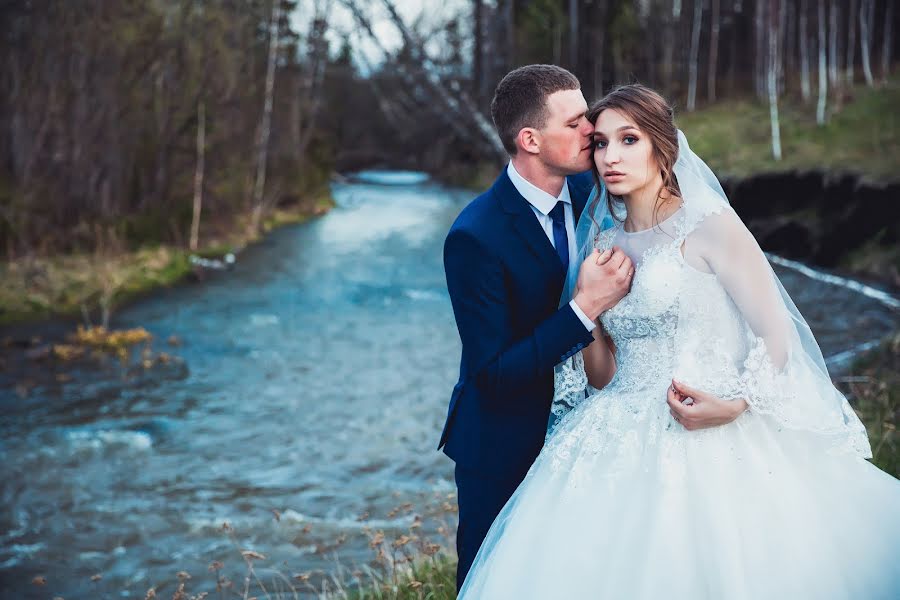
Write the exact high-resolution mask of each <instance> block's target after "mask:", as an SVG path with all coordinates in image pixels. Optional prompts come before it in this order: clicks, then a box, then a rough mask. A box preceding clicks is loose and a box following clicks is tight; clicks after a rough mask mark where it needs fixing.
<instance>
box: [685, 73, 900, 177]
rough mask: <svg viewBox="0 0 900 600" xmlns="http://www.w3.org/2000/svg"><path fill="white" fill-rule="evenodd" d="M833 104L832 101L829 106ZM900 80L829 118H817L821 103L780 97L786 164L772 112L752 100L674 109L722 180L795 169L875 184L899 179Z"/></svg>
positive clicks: (856, 93)
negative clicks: (777, 153) (776, 144)
mask: <svg viewBox="0 0 900 600" xmlns="http://www.w3.org/2000/svg"><path fill="white" fill-rule="evenodd" d="M831 102H832V100H831V99H830V98H829V103H831ZM898 106H900V77H894V78H892V79H890V80H889V81H888V83H887V84H886V85H883V86H881V87H878V88H874V89H872V88H868V87H866V86H863V85H860V86H856V87H854V88H853V89H852V90H850V91H849V94H848V95H847V98H846V100H845V102H844V103H843V106H841V107H840V108H838V109H836V110H835V108H834V106H833V105H829V111H834V112H831V113H830V114H829V115H828V120H827V122H826V124H825V125H823V126H819V125H817V124H816V121H815V103H814V102H810V103H809V104H804V103H802V102H800V101H799V100H791V101H789V100H786V99H782V101H781V103H780V105H779V115H780V122H781V146H782V159H781V160H780V161H776V160H775V159H774V158H773V157H772V142H771V135H772V132H771V127H770V122H769V107H768V105H767V104H766V103H764V102H759V101H754V100H726V101H722V102H719V103H716V104H714V105H712V106H709V107H706V108H702V109H700V110H698V111H696V112H693V113H688V112H686V111H684V110H679V107H676V117H675V120H676V123H677V124H678V126H679V127H680V128H681V129H682V130H683V131H684V132H685V135H686V136H687V138H688V141H689V142H690V144H691V148H692V149H693V150H694V152H696V153H697V155H698V156H700V157H702V158H703V159H704V160H705V161H706V162H707V163H709V166H710V167H711V168H712V169H713V170H714V171H715V172H716V174H718V175H719V176H720V177H729V176H731V177H734V176H736V177H747V176H750V175H754V174H757V173H765V172H775V171H791V170H811V169H819V170H827V171H838V172H848V173H858V174H861V175H863V176H864V177H865V178H866V179H869V180H874V181H886V180H891V181H892V180H896V179H897V178H898V176H900V173H898V158H897V157H898V155H900V111H898V109H897V107H898Z"/></svg>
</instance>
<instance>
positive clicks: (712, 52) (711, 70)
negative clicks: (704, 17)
mask: <svg viewBox="0 0 900 600" xmlns="http://www.w3.org/2000/svg"><path fill="white" fill-rule="evenodd" d="M720 1H721V0H712V22H711V29H710V36H709V65H708V67H707V76H706V94H707V99H708V100H709V102H710V104H711V103H713V102H715V101H716V75H717V71H718V67H719V21H720V17H719V8H720V6H719V5H720Z"/></svg>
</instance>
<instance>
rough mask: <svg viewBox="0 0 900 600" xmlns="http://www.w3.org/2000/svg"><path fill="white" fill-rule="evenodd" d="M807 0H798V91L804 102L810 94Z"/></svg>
mask: <svg viewBox="0 0 900 600" xmlns="http://www.w3.org/2000/svg"><path fill="white" fill-rule="evenodd" d="M808 3H809V0H800V24H799V26H800V31H799V33H798V36H799V37H800V93H801V95H802V96H803V100H804V102H808V101H809V99H810V97H811V96H812V89H811V86H810V83H809V36H808V35H807V31H808V29H809V23H808V20H809V18H808V14H809V4H808Z"/></svg>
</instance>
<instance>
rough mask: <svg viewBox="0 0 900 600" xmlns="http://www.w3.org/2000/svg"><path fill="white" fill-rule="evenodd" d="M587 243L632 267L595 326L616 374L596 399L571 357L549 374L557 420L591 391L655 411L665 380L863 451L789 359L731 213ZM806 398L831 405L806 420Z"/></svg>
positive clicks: (759, 267)
mask: <svg viewBox="0 0 900 600" xmlns="http://www.w3.org/2000/svg"><path fill="white" fill-rule="evenodd" d="M594 245H595V247H597V248H599V249H601V250H605V249H608V248H611V247H613V246H617V247H619V248H621V249H622V250H623V251H624V252H625V253H626V254H627V255H628V256H629V257H630V258H631V259H632V261H633V262H634V264H635V275H634V278H633V280H632V286H631V290H630V292H629V293H628V294H627V295H626V296H625V297H624V298H623V299H622V300H621V301H619V303H618V304H617V305H616V306H614V307H613V308H611V309H609V310H608V311H606V312H605V313H604V314H603V315H601V318H600V322H601V325H602V327H603V329H604V331H605V332H606V333H607V334H608V335H609V337H610V338H611V340H612V342H613V344H614V347H615V359H616V372H615V375H614V376H613V379H612V381H610V383H609V384H607V385H606V386H605V387H604V388H603V390H602V391H600V392H598V390H595V389H594V388H592V387H590V386H589V385H588V383H587V377H586V375H585V373H584V367H583V359H582V358H581V357H580V355H576V356H575V357H573V359H570V361H569V364H567V365H563V368H561V369H557V373H556V386H555V387H556V391H555V395H554V402H553V408H552V411H553V413H554V415H555V417H556V419H555V420H556V421H558V419H559V418H561V417H562V416H563V415H565V414H566V413H567V412H568V411H569V410H571V409H572V408H573V407H575V406H577V405H578V404H580V403H581V402H582V401H583V400H584V399H585V398H586V397H590V396H592V395H597V394H598V393H601V394H603V395H610V397H613V396H616V395H620V394H621V393H625V394H629V395H631V396H633V394H634V392H641V391H646V392H647V393H646V397H647V402H664V399H665V389H666V387H667V386H668V385H669V383H670V382H671V380H672V379H673V378H675V379H677V380H679V381H681V382H683V383H685V384H687V385H689V386H691V387H694V388H696V389H701V390H705V391H708V392H711V393H713V394H715V395H717V396H719V397H721V398H726V399H734V398H744V399H745V400H747V403H748V405H749V406H750V411H751V412H756V413H764V414H769V415H771V416H774V417H775V418H776V419H778V420H779V421H781V422H782V423H784V424H787V425H790V426H798V427H802V428H808V429H811V430H814V431H817V432H821V433H826V434H829V435H831V434H834V436H835V438H836V439H838V438H839V441H837V442H836V444H837V445H844V446H846V448H845V449H849V450H851V451H854V452H857V453H859V454H862V455H866V454H867V453H868V452H869V449H868V440H867V438H866V436H865V430H864V429H863V428H862V425H861V423H859V420H858V418H857V417H856V415H855V414H854V413H853V411H852V409H851V408H850V407H849V404H847V402H846V400H845V399H843V397H840V396H839V392H838V391H837V390H835V389H834V388H833V386H832V385H831V382H830V380H829V379H828V378H827V373H826V374H825V377H824V378H823V377H821V376H820V373H817V372H816V371H815V366H812V365H808V364H803V363H802V357H804V356H805V354H803V353H802V352H794V353H793V354H792V349H793V348H796V347H797V346H798V342H797V337H796V330H795V328H794V324H793V323H792V321H791V317H790V315H789V314H788V312H787V310H786V309H785V305H784V302H783V301H782V300H781V295H780V292H779V291H778V288H777V281H776V280H775V278H774V275H772V273H771V268H770V267H769V266H768V262H767V261H766V259H765V257H764V255H763V254H762V251H761V250H759V247H758V245H756V242H755V240H753V238H752V236H751V235H750V233H749V232H748V231H747V230H746V228H745V227H744V226H743V223H742V222H741V221H740V219H739V218H738V217H737V215H736V214H735V213H734V211H733V210H731V208H730V207H728V206H727V205H724V204H718V205H711V206H710V207H709V209H708V210H705V211H694V212H693V213H691V215H690V216H689V215H688V214H687V213H686V211H685V209H684V208H681V209H679V210H677V211H676V212H675V213H673V214H672V215H671V216H670V217H669V218H667V219H665V220H664V221H662V222H660V223H659V224H658V225H657V226H655V227H653V228H652V229H648V230H644V231H639V232H634V233H630V232H627V231H625V229H624V227H623V225H622V224H621V223H619V224H618V225H616V226H615V227H613V228H611V229H608V230H606V231H604V232H602V233H600V234H599V236H598V237H597V238H596V239H595V241H594ZM709 257H713V258H712V259H710V258H709ZM723 265H724V266H723ZM792 357H793V360H792ZM823 381H824V382H823ZM816 394H829V395H833V394H837V395H838V398H837V401H836V402H833V403H830V405H833V406H834V407H835V408H834V409H833V410H832V411H831V413H825V414H821V411H819V412H815V411H817V410H819V409H818V408H817V407H818V406H819V403H818V400H819V398H817V397H816V396H815V395H816ZM809 414H812V415H814V420H811V419H809V417H808V416H807V415H809ZM551 430H552V427H551ZM848 432H849V434H848Z"/></svg>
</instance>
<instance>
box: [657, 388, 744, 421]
mask: <svg viewBox="0 0 900 600" xmlns="http://www.w3.org/2000/svg"><path fill="white" fill-rule="evenodd" d="M688 398H690V399H691V403H689V404H685V400H687V399H688ZM666 402H667V403H668V405H669V408H670V411H669V412H671V413H672V417H673V418H674V419H675V420H676V421H678V423H680V424H681V425H682V426H683V427H684V428H685V429H687V430H688V431H694V430H696V429H706V428H708V427H718V426H719V425H725V424H727V423H731V422H732V421H734V420H735V419H737V418H738V417H739V416H740V415H741V413H742V412H744V411H745V410H747V401H746V400H744V399H743V398H740V399H738V400H724V399H722V398H719V397H718V396H715V395H713V394H710V393H709V392H704V391H702V390H698V389H695V388H692V387H690V386H687V385H684V384H683V383H680V382H678V381H675V380H674V379H673V380H672V384H671V385H670V386H669V389H668V392H667V393H666Z"/></svg>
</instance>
